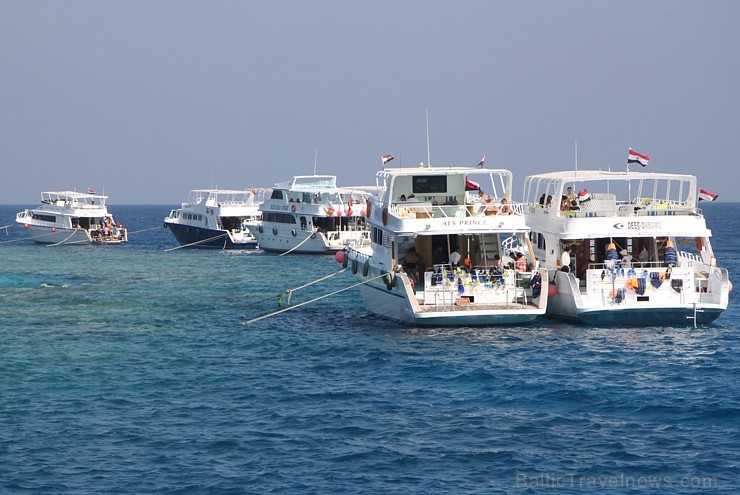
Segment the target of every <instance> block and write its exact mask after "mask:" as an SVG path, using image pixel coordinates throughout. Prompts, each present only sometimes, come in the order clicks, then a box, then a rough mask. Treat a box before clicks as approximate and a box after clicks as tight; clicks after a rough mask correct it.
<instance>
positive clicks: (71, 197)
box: [15, 191, 128, 244]
mask: <svg viewBox="0 0 740 495" xmlns="http://www.w3.org/2000/svg"><path fill="white" fill-rule="evenodd" d="M107 200H108V196H104V195H101V194H92V193H79V192H76V191H49V192H42V193H41V205H40V206H39V207H37V208H29V209H27V210H24V211H21V212H19V213H18V214H17V215H16V218H15V221H16V222H17V223H19V224H21V225H23V227H24V229H25V231H26V233H27V234H28V236H29V238H30V239H32V240H33V241H34V242H37V243H39V244H121V243H124V242H126V241H128V232H127V230H126V229H125V228H123V227H122V226H121V224H120V223H119V222H116V221H115V220H114V219H113V215H111V214H110V213H108V208H107V206H106V202H107Z"/></svg>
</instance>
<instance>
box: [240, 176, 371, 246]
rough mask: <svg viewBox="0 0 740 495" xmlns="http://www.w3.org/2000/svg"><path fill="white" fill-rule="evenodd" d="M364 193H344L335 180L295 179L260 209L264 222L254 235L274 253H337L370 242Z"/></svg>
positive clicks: (276, 190) (352, 190)
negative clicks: (348, 246)
mask: <svg viewBox="0 0 740 495" xmlns="http://www.w3.org/2000/svg"><path fill="white" fill-rule="evenodd" d="M368 196H369V193H368V192H366V190H364V189H362V188H339V187H337V178H336V177H335V176H333V175H306V176H295V177H293V179H292V180H291V181H290V182H286V183H281V184H276V185H275V187H274V188H273V189H272V193H271V195H270V197H269V198H266V199H265V201H264V203H263V204H262V205H261V206H260V210H261V211H262V222H260V223H256V222H255V223H250V224H249V230H250V231H251V232H252V234H253V235H254V236H255V237H256V238H257V241H258V242H259V245H260V248H262V249H264V250H266V251H273V252H280V253H284V252H288V251H290V252H291V253H331V252H336V251H339V250H341V249H343V248H344V247H345V246H346V245H347V244H354V243H362V242H367V238H368V231H367V225H366V223H365V217H364V215H365V203H366V201H367V198H368Z"/></svg>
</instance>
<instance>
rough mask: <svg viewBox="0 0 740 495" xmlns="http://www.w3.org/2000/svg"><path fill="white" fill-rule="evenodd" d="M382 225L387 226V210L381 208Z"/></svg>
mask: <svg viewBox="0 0 740 495" xmlns="http://www.w3.org/2000/svg"><path fill="white" fill-rule="evenodd" d="M383 225H388V208H383Z"/></svg>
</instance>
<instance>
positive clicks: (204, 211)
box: [164, 189, 266, 249]
mask: <svg viewBox="0 0 740 495" xmlns="http://www.w3.org/2000/svg"><path fill="white" fill-rule="evenodd" d="M265 193H266V190H265V189H251V190H229V189H194V190H192V191H190V195H189V196H188V199H187V201H185V202H184V203H182V206H181V207H180V208H178V209H175V210H172V211H171V212H170V214H169V215H168V216H167V218H165V219H164V226H165V227H166V228H168V229H170V231H171V232H172V234H173V235H174V236H175V239H177V242H179V243H180V244H181V245H183V246H188V247H199V248H216V249H255V248H257V239H255V237H254V236H253V235H252V234H251V233H250V232H249V229H248V228H247V224H248V223H250V222H259V221H260V219H261V217H262V213H261V212H260V211H259V205H260V204H261V202H262V201H263V200H264V196H265Z"/></svg>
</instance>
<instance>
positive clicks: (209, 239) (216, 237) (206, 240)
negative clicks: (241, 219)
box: [164, 232, 229, 253]
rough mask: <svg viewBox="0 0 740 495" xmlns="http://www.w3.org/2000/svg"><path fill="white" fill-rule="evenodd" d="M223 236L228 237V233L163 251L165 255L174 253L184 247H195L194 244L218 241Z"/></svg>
mask: <svg viewBox="0 0 740 495" xmlns="http://www.w3.org/2000/svg"><path fill="white" fill-rule="evenodd" d="M225 235H229V233H228V232H225V233H223V234H220V235H217V236H215V237H210V238H208V239H203V240H202V241H195V242H191V243H190V244H183V245H182V246H175V247H173V248H169V249H165V250H164V251H165V253H166V252H168V251H174V250H175V249H182V248H184V247H189V246H195V245H196V244H202V243H204V242H208V241H212V240H214V239H218V238H219V237H223V236H225ZM224 241H225V239H224Z"/></svg>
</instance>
